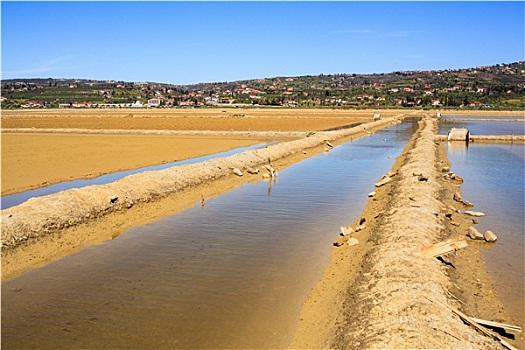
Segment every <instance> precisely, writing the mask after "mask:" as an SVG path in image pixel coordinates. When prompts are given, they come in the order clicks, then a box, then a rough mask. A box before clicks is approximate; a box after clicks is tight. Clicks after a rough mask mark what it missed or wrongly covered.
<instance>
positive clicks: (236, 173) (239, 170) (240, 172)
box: [233, 168, 242, 176]
mask: <svg viewBox="0 0 525 350" xmlns="http://www.w3.org/2000/svg"><path fill="white" fill-rule="evenodd" d="M233 173H234V174H235V175H237V176H242V171H241V169H239V168H233Z"/></svg>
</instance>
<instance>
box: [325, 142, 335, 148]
mask: <svg viewBox="0 0 525 350" xmlns="http://www.w3.org/2000/svg"><path fill="white" fill-rule="evenodd" d="M326 145H327V146H328V147H330V148H332V147H334V145H332V144H331V143H330V142H328V141H326Z"/></svg>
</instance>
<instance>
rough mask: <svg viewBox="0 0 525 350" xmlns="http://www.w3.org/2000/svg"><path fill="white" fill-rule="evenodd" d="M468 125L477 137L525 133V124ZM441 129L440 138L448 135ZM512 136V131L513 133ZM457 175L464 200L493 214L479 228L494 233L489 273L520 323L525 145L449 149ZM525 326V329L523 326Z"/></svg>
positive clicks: (486, 252) (487, 250) (485, 250)
mask: <svg viewBox="0 0 525 350" xmlns="http://www.w3.org/2000/svg"><path fill="white" fill-rule="evenodd" d="M472 123H473V122H466V123H464V124H465V127H466V128H467V129H469V130H472V129H473V128H474V125H475V129H476V134H478V135H494V134H497V132H499V131H501V129H499V127H502V126H501V125H503V127H504V128H505V130H507V134H509V135H510V134H511V133H512V132H513V133H514V135H518V134H519V133H520V132H521V134H523V128H524V124H523V122H515V123H510V122H509V123H499V124H501V125H500V126H498V127H497V128H495V127H494V125H493V124H494V123H492V122H485V123H484V122H475V123H474V124H472ZM447 130H448V129H447V125H446V124H441V125H440V133H441V134H446V133H447ZM509 131H510V132H509ZM447 150H448V158H449V160H450V162H451V164H452V168H451V170H452V171H454V172H457V173H458V174H459V175H461V176H463V178H464V180H465V181H464V183H463V185H462V186H461V192H462V194H463V198H465V199H466V200H468V201H469V202H471V203H473V204H474V205H475V206H474V208H473V210H476V211H481V212H484V213H486V214H487V215H486V216H485V217H483V218H482V219H481V220H480V223H479V224H478V225H476V228H477V229H478V230H479V231H480V232H485V231H486V230H491V231H493V232H494V233H495V234H496V235H497V236H498V241H497V243H495V244H485V245H482V248H481V249H482V254H483V256H484V260H485V263H486V268H487V270H488V271H489V273H490V274H491V277H492V278H493V280H494V282H495V283H494V284H495V285H496V287H497V291H498V293H499V295H500V297H501V298H502V300H503V302H504V304H505V305H506V306H507V311H508V312H509V313H510V314H511V316H513V317H514V318H515V319H516V320H518V322H523V320H524V310H523V308H524V306H523V300H525V297H524V286H525V280H524V276H525V249H524V242H525V204H524V202H525V188H524V187H525V145H523V144H510V143H477V142H474V143H470V144H469V145H468V146H467V145H465V144H464V143H461V142H459V143H458V142H453V143H449V144H448V145H447ZM522 326H523V325H522Z"/></svg>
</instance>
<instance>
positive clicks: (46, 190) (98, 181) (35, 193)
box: [1, 144, 266, 209]
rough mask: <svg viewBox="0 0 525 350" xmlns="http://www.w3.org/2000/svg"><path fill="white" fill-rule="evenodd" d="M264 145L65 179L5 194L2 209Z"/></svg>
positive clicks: (259, 146) (2, 199)
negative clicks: (87, 177) (88, 177)
mask: <svg viewBox="0 0 525 350" xmlns="http://www.w3.org/2000/svg"><path fill="white" fill-rule="evenodd" d="M264 146H266V144H257V145H252V146H247V147H239V148H235V149H232V150H229V151H226V152H219V153H214V154H210V155H207V156H202V157H197V158H192V159H186V160H181V161H176V162H170V163H165V164H159V165H152V166H148V167H144V168H138V169H131V170H125V171H119V172H115V173H111V174H106V175H102V176H98V177H95V178H93V179H85V180H73V181H65V182H61V183H58V184H55V185H50V186H46V187H42V188H37V189H34V190H30V191H24V192H20V193H15V194H12V195H8V196H3V197H2V198H1V205H2V209H7V208H10V207H14V206H15V205H19V204H21V203H23V202H25V201H27V200H28V199H30V198H34V197H42V196H47V195H49V194H53V193H58V192H61V191H65V190H70V189H72V188H82V187H86V186H92V185H104V184H108V183H111V182H114V181H117V180H119V179H122V178H123V177H126V176H128V175H132V174H138V173H143V172H145V171H155V170H162V169H167V168H171V167H174V166H180V165H184V164H194V163H199V162H203V161H205V160H210V159H214V158H218V157H227V156H231V155H233V154H237V153H241V152H244V151H248V150H251V149H257V148H261V147H264Z"/></svg>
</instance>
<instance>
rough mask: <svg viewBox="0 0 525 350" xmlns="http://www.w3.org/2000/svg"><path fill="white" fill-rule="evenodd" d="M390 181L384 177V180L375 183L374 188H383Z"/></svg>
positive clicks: (389, 178) (390, 179)
mask: <svg viewBox="0 0 525 350" xmlns="http://www.w3.org/2000/svg"><path fill="white" fill-rule="evenodd" d="M390 181H392V178H391V177H386V178H384V179H382V180H381V181H379V182H378V183H376V185H375V186H376V187H381V186H384V185H386V184H387V183H389V182H390Z"/></svg>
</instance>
